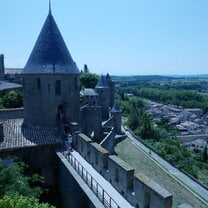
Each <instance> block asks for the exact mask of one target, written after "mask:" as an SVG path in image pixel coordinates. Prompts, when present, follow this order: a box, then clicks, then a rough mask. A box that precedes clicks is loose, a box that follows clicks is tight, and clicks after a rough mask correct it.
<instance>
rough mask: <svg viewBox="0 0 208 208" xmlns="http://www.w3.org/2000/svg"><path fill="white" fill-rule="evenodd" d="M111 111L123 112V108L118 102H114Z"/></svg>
mask: <svg viewBox="0 0 208 208" xmlns="http://www.w3.org/2000/svg"><path fill="white" fill-rule="evenodd" d="M111 112H115V113H117V112H122V110H121V109H120V107H119V105H118V103H116V102H115V103H114V105H113V108H112V109H111Z"/></svg>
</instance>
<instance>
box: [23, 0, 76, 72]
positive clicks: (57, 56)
mask: <svg viewBox="0 0 208 208" xmlns="http://www.w3.org/2000/svg"><path fill="white" fill-rule="evenodd" d="M22 73H23V74H42V73H49V74H51V73H53V74H54V73H56V74H57V73H58V74H66V73H67V74H79V70H78V68H77V66H76V64H75V62H74V61H73V59H72V57H71V55H70V53H69V51H68V49H67V47H66V44H65V42H64V39H63V37H62V35H61V33H60V31H59V29H58V26H57V24H56V22H55V20H54V17H53V15H52V12H51V3H50V1H49V13H48V16H47V18H46V20H45V23H44V25H43V27H42V29H41V32H40V34H39V36H38V39H37V41H36V43H35V46H34V48H33V50H32V53H31V54H30V57H29V59H28V61H27V64H26V66H25V67H24V69H23V71H22Z"/></svg>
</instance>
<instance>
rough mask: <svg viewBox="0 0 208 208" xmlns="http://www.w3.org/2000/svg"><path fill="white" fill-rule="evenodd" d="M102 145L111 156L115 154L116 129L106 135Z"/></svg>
mask: <svg viewBox="0 0 208 208" xmlns="http://www.w3.org/2000/svg"><path fill="white" fill-rule="evenodd" d="M100 145H101V146H102V147H104V148H105V149H106V150H108V151H109V153H110V154H113V153H114V146H115V131H114V128H112V130H111V131H110V132H109V133H108V134H107V135H106V137H105V138H104V139H103V141H101V143H100Z"/></svg>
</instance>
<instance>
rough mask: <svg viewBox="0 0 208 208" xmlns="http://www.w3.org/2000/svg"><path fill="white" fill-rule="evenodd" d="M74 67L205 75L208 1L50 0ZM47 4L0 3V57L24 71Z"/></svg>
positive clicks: (117, 72) (125, 72)
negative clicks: (1, 55) (101, 0)
mask: <svg viewBox="0 0 208 208" xmlns="http://www.w3.org/2000/svg"><path fill="white" fill-rule="evenodd" d="M51 3H52V14H53V16H54V18H55V20H56V23H57V25H58V27H59V29H60V32H61V34H62V36H63V38H64V40H65V42H66V45H67V47H68V49H69V51H70V53H71V56H72V58H73V60H74V61H75V62H76V64H77V66H78V68H79V69H80V70H81V69H83V66H84V64H87V65H88V68H89V70H90V71H91V72H92V73H96V74H102V73H103V74H106V73H110V74H111V75H117V76H121V75H123V76H127V75H129V76H137V75H164V76H167V75H183V76H186V75H195V74H208V21H207V20H208V12H207V8H208V1H205V0H183V1H181V0H175V1H165V0H157V1H154V0H140V1H137V0H132V1H131V2H127V1H123V0H114V1H109V0H106V1H103V2H100V1H99V2H98V1H95V0H90V1H87V2H86V1H81V0H77V1H76V2H73V1H62V2H60V1H54V0H52V1H51ZM48 10H49V8H48V0H47V1H41V0H36V1H26V0H22V1H21V4H20V3H19V1H13V2H12V4H11V2H10V1H3V2H1V13H0V18H1V22H0V27H1V28H3V29H2V30H1V33H0V45H1V48H0V54H4V55H5V67H6V68H23V67H24V66H25V65H26V62H27V60H28V58H29V55H30V53H31V51H32V48H33V46H34V44H35V42H36V40H37V37H38V35H39V33H40V30H41V28H42V26H43V23H44V21H45V19H46V17H47V15H48Z"/></svg>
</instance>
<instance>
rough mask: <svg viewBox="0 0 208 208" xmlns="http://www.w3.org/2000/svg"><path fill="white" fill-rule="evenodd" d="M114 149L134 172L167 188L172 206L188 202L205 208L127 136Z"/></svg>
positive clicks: (205, 207)
mask: <svg viewBox="0 0 208 208" xmlns="http://www.w3.org/2000/svg"><path fill="white" fill-rule="evenodd" d="M115 151H116V153H117V154H118V156H119V157H120V158H121V159H123V160H124V161H126V162H128V163H129V164H130V165H131V166H132V167H134V168H135V172H139V173H142V174H144V175H146V176H148V177H149V178H151V179H152V180H154V181H155V182H157V183H159V184H160V185H161V186H162V187H164V188H165V189H167V190H168V191H169V192H170V193H171V194H172V195H173V208H177V206H178V205H180V204H182V203H187V204H190V205H191V206H193V207H196V208H207V206H206V205H205V204H204V203H202V202H201V201H200V200H199V199H197V198H196V197H195V196H194V195H193V194H192V193H191V192H189V191H188V190H187V189H186V188H184V187H183V186H182V185H180V184H179V183H178V182H177V181H176V180H174V179H173V178H172V177H171V176H170V175H168V174H167V173H166V172H165V171H164V170H163V169H161V168H160V167H159V166H158V165H157V164H156V163H155V162H153V161H152V160H151V159H150V158H149V157H148V156H146V154H145V153H143V152H142V151H141V150H139V149H137V148H136V147H135V146H134V145H133V144H132V143H131V141H130V140H129V139H128V138H126V139H125V140H123V141H121V142H120V143H118V144H117V145H116V147H115Z"/></svg>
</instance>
